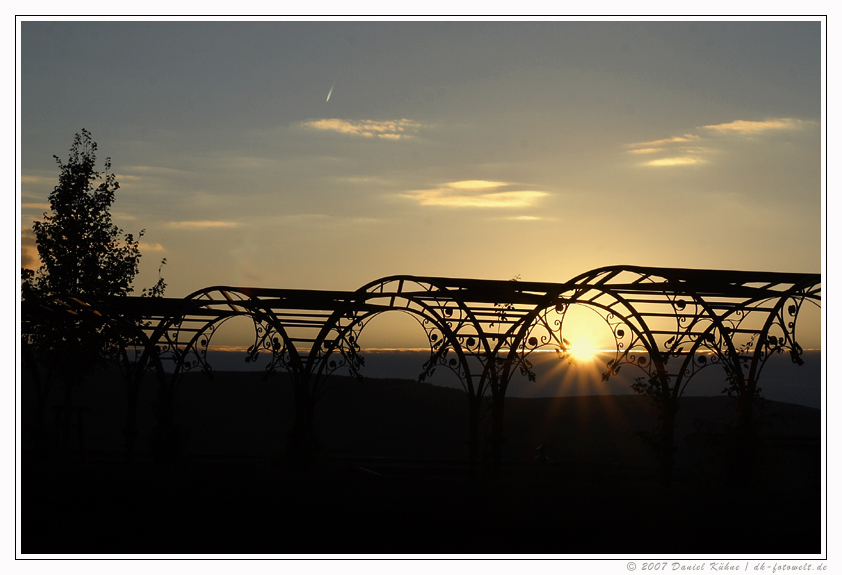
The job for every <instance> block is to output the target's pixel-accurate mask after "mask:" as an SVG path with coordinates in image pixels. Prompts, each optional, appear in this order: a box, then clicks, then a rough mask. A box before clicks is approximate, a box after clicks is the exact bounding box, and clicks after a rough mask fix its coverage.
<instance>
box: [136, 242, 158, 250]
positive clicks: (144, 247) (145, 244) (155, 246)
mask: <svg viewBox="0 0 842 575" xmlns="http://www.w3.org/2000/svg"><path fill="white" fill-rule="evenodd" d="M138 247H139V248H140V251H141V252H162V251H164V246H162V245H161V244H159V243H154V244H150V243H148V242H140V243H139V244H138Z"/></svg>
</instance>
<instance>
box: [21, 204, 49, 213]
mask: <svg viewBox="0 0 842 575" xmlns="http://www.w3.org/2000/svg"><path fill="white" fill-rule="evenodd" d="M20 207H21V209H22V210H39V211H44V210H49V209H50V204H48V203H41V202H33V203H25V204H21V205H20Z"/></svg>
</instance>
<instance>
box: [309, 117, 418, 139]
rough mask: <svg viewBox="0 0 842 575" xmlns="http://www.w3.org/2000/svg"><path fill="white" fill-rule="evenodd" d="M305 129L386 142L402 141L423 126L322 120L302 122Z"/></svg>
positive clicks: (401, 121) (402, 121) (404, 120)
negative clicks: (380, 139) (381, 139)
mask: <svg viewBox="0 0 842 575" xmlns="http://www.w3.org/2000/svg"><path fill="white" fill-rule="evenodd" d="M301 126H302V127H304V128H310V129H313V130H323V131H333V132H339V133H340V134H350V135H352V136H363V137H365V138H375V137H377V138H383V139H386V140H400V139H402V138H406V137H409V136H411V135H412V134H414V133H416V132H418V129H419V128H420V127H421V124H419V123H417V122H413V121H412V120H407V119H406V118H403V119H400V120H356V121H355V120H341V119H339V118H322V119H320V120H309V121H307V122H301Z"/></svg>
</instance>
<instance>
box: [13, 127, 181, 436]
mask: <svg viewBox="0 0 842 575" xmlns="http://www.w3.org/2000/svg"><path fill="white" fill-rule="evenodd" d="M96 150H97V144H96V142H94V141H93V140H92V139H91V134H90V132H88V131H87V130H82V133H81V134H76V136H75V138H74V140H73V145H72V146H71V148H70V155H69V157H68V160H67V162H66V163H65V162H62V160H61V159H60V158H59V157H58V156H53V157H54V158H55V160H56V162H57V163H58V166H59V170H60V174H59V181H58V185H57V186H56V187H55V189H53V191H52V192H51V193H50V196H49V200H50V209H51V213H45V214H44V217H43V221H37V222H34V223H33V226H32V227H33V230H34V232H35V238H36V242H37V247H38V255H39V256H40V259H41V264H42V265H41V267H40V268H39V269H38V270H37V271H33V270H28V269H22V270H21V291H22V293H21V296H22V299H23V301H24V303H25V304H26V305H27V307H28V309H29V310H38V311H37V312H36V313H34V317H37V319H36V320H34V321H31V322H27V325H26V326H25V329H24V330H23V331H24V334H23V335H24V342H23V344H24V345H23V348H24V350H23V351H24V358H25V359H28V360H29V361H27V363H28V365H29V367H30V370H31V371H32V374H33V377H34V379H35V381H36V385H37V386H38V388H37V389H38V399H39V412H40V417H39V419H40V421H39V435H40V433H41V431H40V430H41V429H42V428H43V417H44V413H43V412H44V407H45V404H46V397H47V393H48V391H49V388H50V386H51V382H52V381H53V379H54V378H55V377H56V375H57V374H59V373H60V374H61V379H62V380H63V382H64V384H65V407H66V408H67V409H68V410H69V408H70V399H71V393H72V388H73V387H74V386H75V385H78V384H79V383H81V381H82V380H83V379H84V378H85V377H86V376H87V375H88V374H89V373H90V372H91V371H92V370H93V369H95V368H96V367H97V366H98V365H100V364H101V363H103V361H104V360H106V359H107V358H108V357H109V355H112V354H113V353H114V352H115V350H116V349H117V348H119V334H117V333H116V332H115V331H114V330H113V329H104V328H103V325H102V323H101V322H99V321H94V320H93V319H92V318H89V317H87V318H86V317H80V316H79V315H73V314H69V313H60V312H59V311H58V310H60V309H61V306H62V302H67V301H68V300H69V298H73V297H82V298H85V299H89V300H100V299H103V298H107V297H111V296H126V295H128V294H130V293H131V292H132V291H133V287H132V283H133V281H134V278H135V276H136V275H137V273H138V263H139V260H140V248H139V242H138V240H139V239H140V238H141V237H142V236H143V233H144V232H143V230H141V232H140V233H139V234H138V235H137V238H138V239H135V238H134V236H133V235H132V234H124V233H123V230H122V229H120V228H119V227H117V226H116V225H115V224H114V223H113V222H112V219H111V211H110V210H111V205H112V204H113V202H114V199H115V193H116V192H117V190H119V189H120V184H119V183H118V182H117V178H116V176H115V175H114V174H113V173H112V172H111V159H110V158H107V159H106V160H105V167H104V170H105V171H104V172H98V171H97V170H96ZM163 263H165V261H162V265H163ZM164 287H165V284H164V281H163V279H159V280H158V283H157V284H156V285H155V286H154V287H153V288H151V289H150V290H149V295H153V296H157V295H162V294H163V290H164ZM143 291H144V295H146V292H147V290H143ZM30 316H31V317H33V314H32V313H31V314H30ZM39 366H41V367H43V368H46V374H45V376H44V377H43V378H42V377H41V374H40V373H39V372H38V369H39ZM65 415H66V417H69V413H66V414H65ZM39 441H40V438H39Z"/></svg>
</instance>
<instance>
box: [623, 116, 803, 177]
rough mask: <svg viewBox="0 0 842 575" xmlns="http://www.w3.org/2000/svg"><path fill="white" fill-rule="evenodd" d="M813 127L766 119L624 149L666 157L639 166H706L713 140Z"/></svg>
mask: <svg viewBox="0 0 842 575" xmlns="http://www.w3.org/2000/svg"><path fill="white" fill-rule="evenodd" d="M814 123H815V122H810V121H805V120H796V119H794V118H767V119H765V120H760V121H757V120H735V121H733V122H727V123H724V124H711V125H708V126H700V127H699V128H698V129H699V130H705V133H706V135H705V136H699V135H696V134H684V135H682V136H674V137H672V138H662V139H660V140H650V141H647V142H635V143H632V144H626V145H625V148H626V153H627V154H634V155H650V154H651V155H656V154H662V155H666V156H667V157H662V158H657V159H653V160H648V161H645V162H642V163H641V164H639V165H640V166H655V167H666V166H693V165H699V164H704V163H707V160H706V159H705V157H704V156H706V155H708V154H710V153H711V152H712V151H714V150H713V148H712V147H711V143H712V138H715V137H716V136H721V135H730V136H741V137H745V138H746V139H751V138H752V137H754V136H756V135H758V134H763V133H767V132H768V133H771V132H776V131H777V132H781V131H794V130H800V129H802V128H804V127H806V126H807V125H809V124H814Z"/></svg>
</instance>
